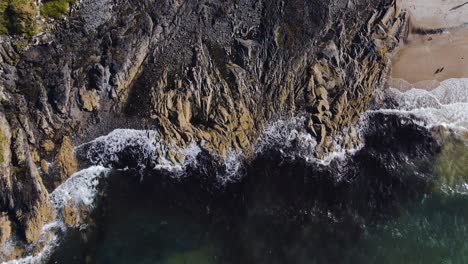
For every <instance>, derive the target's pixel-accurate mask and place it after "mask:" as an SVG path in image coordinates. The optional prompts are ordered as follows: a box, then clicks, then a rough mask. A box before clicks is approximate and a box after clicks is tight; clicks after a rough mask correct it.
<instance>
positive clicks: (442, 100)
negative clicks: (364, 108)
mask: <svg viewBox="0 0 468 264" xmlns="http://www.w3.org/2000/svg"><path fill="white" fill-rule="evenodd" d="M385 97H386V98H389V99H390V100H391V101H392V103H391V105H390V106H387V107H386V108H384V109H379V110H375V111H370V112H376V111H377V112H381V113H389V114H397V115H403V116H414V117H417V118H420V119H421V120H422V121H423V124H422V125H424V126H425V127H427V128H433V127H436V126H444V127H447V128H450V129H455V130H460V129H461V130H466V129H468V78H465V79H450V80H446V81H443V82H442V83H441V84H440V86H439V87H437V88H436V89H434V90H430V91H427V90H423V89H416V88H413V89H411V90H408V91H406V92H401V91H399V90H397V89H394V88H390V89H388V90H387V91H386V94H385Z"/></svg>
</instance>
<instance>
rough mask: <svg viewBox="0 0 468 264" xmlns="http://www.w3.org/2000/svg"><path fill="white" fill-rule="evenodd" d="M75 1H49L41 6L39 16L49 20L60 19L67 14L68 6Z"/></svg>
mask: <svg viewBox="0 0 468 264" xmlns="http://www.w3.org/2000/svg"><path fill="white" fill-rule="evenodd" d="M75 2H76V0H50V1H47V2H45V3H44V4H43V5H42V6H41V15H42V16H44V17H49V18H60V17H62V16H64V15H67V14H68V11H69V10H70V5H73V4H74V3H75Z"/></svg>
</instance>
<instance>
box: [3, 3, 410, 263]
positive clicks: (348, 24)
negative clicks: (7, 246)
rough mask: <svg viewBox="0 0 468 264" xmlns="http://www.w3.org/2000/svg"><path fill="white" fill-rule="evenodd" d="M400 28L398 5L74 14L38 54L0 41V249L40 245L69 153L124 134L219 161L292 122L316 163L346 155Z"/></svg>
mask: <svg viewBox="0 0 468 264" xmlns="http://www.w3.org/2000/svg"><path fill="white" fill-rule="evenodd" d="M405 28H406V13H405V12H401V10H400V7H399V5H398V3H397V2H396V1H395V0H393V1H383V0H382V1H374V0H359V1H342V0H332V1H325V0H313V1H298V0H292V1H279V0H265V1H251V0H236V1H227V2H225V1H217V0H211V1H191V0H188V1H181V0H174V1H169V0H167V1H166V0H120V1H109V0H84V1H82V2H81V3H79V6H78V8H77V10H76V11H75V12H73V13H72V14H71V16H70V17H69V19H68V20H66V21H59V22H57V24H56V29H55V30H53V31H51V32H47V33H46V34H44V35H42V36H39V37H36V38H35V41H36V42H37V43H36V44H34V45H32V44H30V45H26V46H24V45H19V44H18V43H22V42H20V41H18V39H15V38H11V37H7V36H3V37H1V38H0V55H1V56H0V65H1V67H0V100H1V106H0V107H1V112H0V164H1V166H0V169H1V174H0V190H1V192H0V216H1V217H0V243H5V241H7V240H8V239H10V238H11V236H12V235H13V236H15V237H16V238H18V239H19V241H24V242H26V243H35V242H37V240H38V234H39V231H40V229H41V227H42V225H43V224H44V223H46V222H47V221H48V220H49V219H51V217H52V213H51V210H50V205H49V204H48V202H47V201H48V193H49V192H50V191H51V190H53V189H54V188H55V187H56V186H57V185H58V184H59V183H61V182H62V181H63V180H65V179H66V178H67V177H68V176H70V175H71V174H72V173H73V172H75V171H76V170H77V169H78V167H79V164H78V161H77V160H76V157H74V154H73V145H74V144H77V143H79V142H82V139H83V138H86V139H90V138H92V137H94V136H96V135H100V134H102V133H105V132H108V131H109V130H110V129H113V128H116V127H119V126H121V125H122V122H123V123H125V122H126V121H125V120H132V119H135V118H137V119H141V120H143V122H140V125H139V126H138V125H134V127H136V128H143V127H154V128H156V129H157V130H158V131H159V134H160V135H161V136H162V137H163V139H162V140H163V141H164V142H166V144H168V145H171V146H177V147H178V148H183V147H184V146H187V145H188V144H190V143H191V142H197V143H198V144H199V145H200V146H201V147H202V148H204V149H206V150H207V151H208V152H210V153H212V154H213V155H214V156H220V157H221V158H222V157H223V156H224V155H226V153H228V152H229V151H237V152H240V151H242V152H243V153H244V157H245V159H246V160H248V159H249V157H251V155H252V153H253V148H254V146H255V143H256V140H257V138H258V136H259V134H260V133H261V131H262V129H263V127H264V125H265V124H266V123H268V122H270V121H274V120H276V119H278V118H287V117H291V116H296V115H299V114H302V115H305V116H306V120H307V121H306V124H305V126H306V127H307V129H308V131H309V133H310V134H311V135H312V136H313V137H315V138H316V140H317V142H318V146H317V149H316V156H317V157H322V156H323V155H325V154H326V153H328V152H330V151H333V150H334V148H335V147H336V146H343V147H347V148H350V147H352V146H354V145H355V144H356V143H357V142H358V139H357V138H354V137H353V133H352V131H351V130H352V125H353V124H354V123H355V122H356V121H357V119H358V118H359V115H360V113H362V112H363V111H365V110H366V109H367V108H368V106H369V104H370V102H371V100H372V98H373V94H374V91H375V90H376V89H378V88H380V87H382V85H383V83H384V80H385V78H386V75H387V70H388V67H389V58H388V54H389V53H390V52H391V51H392V50H393V49H394V48H395V47H396V45H397V44H398V40H399V36H400V35H401V33H402V31H404V30H405ZM142 123H144V125H141V124H142ZM127 126H128V125H127ZM343 131H344V132H343ZM340 133H346V134H347V136H346V137H341V139H340V140H336V137H335V135H337V134H340ZM160 155H164V157H161V158H164V159H167V160H169V161H171V162H173V163H178V162H181V161H182V159H183V157H181V156H180V155H178V153H176V152H175V151H168V152H167V153H161V154H160ZM0 246H1V245H0ZM2 257H4V258H8V257H10V256H2ZM0 258H1V257H0Z"/></svg>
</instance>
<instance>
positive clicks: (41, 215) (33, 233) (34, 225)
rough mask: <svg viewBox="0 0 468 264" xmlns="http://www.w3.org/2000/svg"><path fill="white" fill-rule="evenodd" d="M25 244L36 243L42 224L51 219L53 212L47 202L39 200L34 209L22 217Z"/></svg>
mask: <svg viewBox="0 0 468 264" xmlns="http://www.w3.org/2000/svg"><path fill="white" fill-rule="evenodd" d="M22 219H23V220H22V222H23V227H24V234H25V237H26V242H28V243H36V242H37V241H38V240H39V238H40V235H41V232H42V227H43V226H44V224H46V223H47V222H49V221H50V220H52V219H53V211H52V209H51V207H50V204H49V202H48V200H43V199H39V200H37V202H36V203H35V206H34V209H33V211H31V212H28V214H27V215H24V216H23V217H22Z"/></svg>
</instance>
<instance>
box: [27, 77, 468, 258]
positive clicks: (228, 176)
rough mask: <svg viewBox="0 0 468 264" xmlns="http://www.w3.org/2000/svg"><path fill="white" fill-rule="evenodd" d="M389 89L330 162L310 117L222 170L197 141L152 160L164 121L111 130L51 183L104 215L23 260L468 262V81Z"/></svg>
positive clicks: (61, 231) (271, 133) (59, 203)
mask: <svg viewBox="0 0 468 264" xmlns="http://www.w3.org/2000/svg"><path fill="white" fill-rule="evenodd" d="M382 97H383V98H384V100H383V105H382V106H381V107H380V108H379V109H373V110H370V111H368V112H367V113H365V114H364V115H363V117H362V122H361V124H359V125H358V126H356V127H355V128H353V129H352V130H353V131H356V132H353V133H357V134H359V136H360V137H362V139H363V144H362V145H360V146H356V148H355V149H353V150H350V151H346V150H340V149H338V150H337V152H336V153H333V154H332V155H330V156H329V157H326V158H325V160H317V159H315V158H314V157H313V156H312V153H313V148H315V146H316V142H315V141H314V140H313V139H312V138H310V136H308V135H307V134H306V133H303V130H302V128H301V126H302V124H303V122H302V121H301V118H300V117H297V118H295V119H291V120H280V121H278V122H275V123H272V124H271V125H270V126H268V127H267V128H266V129H265V133H264V134H263V136H262V138H261V140H260V141H259V145H258V147H257V149H256V157H255V159H254V160H253V162H252V163H251V164H249V165H245V164H241V162H240V159H239V157H240V156H241V153H234V152H233V153H231V154H230V157H229V159H228V162H227V163H226V164H224V165H223V166H222V167H223V168H222V169H219V168H216V166H215V164H213V163H212V162H210V160H209V159H208V158H207V157H206V156H204V155H203V152H202V151H201V150H200V148H198V147H197V146H196V145H191V146H189V147H188V148H187V149H186V150H183V153H184V155H185V157H186V162H185V163H184V164H179V165H176V166H175V165H174V164H171V163H170V162H169V161H165V160H163V161H154V160H151V158H150V157H152V156H154V153H156V152H158V151H159V152H161V151H165V148H166V147H165V146H163V145H161V144H160V143H159V142H157V140H156V139H155V138H157V132H155V131H134V130H132V131H124V130H117V131H114V132H112V133H111V134H109V135H108V136H104V137H101V138H98V139H96V140H94V141H93V142H91V143H90V144H86V146H85V147H84V148H83V149H77V151H78V152H81V154H82V155H83V156H85V157H87V158H88V160H89V161H90V165H93V166H91V167H90V168H89V169H87V170H85V171H82V172H79V173H77V174H76V175H74V176H73V177H72V178H71V179H70V180H68V181H67V182H65V183H64V184H63V185H62V186H61V187H59V188H58V190H57V191H55V192H54V194H53V195H52V199H53V202H54V205H55V206H56V208H57V210H60V209H61V207H63V205H64V204H65V203H66V201H69V200H70V199H71V200H72V201H75V202H80V204H85V205H86V206H87V207H88V208H89V209H90V210H89V211H90V219H91V221H90V222H89V224H88V225H85V226H81V227H80V228H67V227H65V226H64V223H63V219H57V220H56V221H55V222H54V223H53V224H51V226H50V227H49V230H56V231H55V233H54V234H55V238H54V239H53V240H52V243H49V245H48V246H46V247H45V249H46V250H44V251H43V254H42V255H40V256H37V257H33V256H31V258H29V259H27V260H26V259H25V260H24V262H20V263H42V262H46V263H66V264H69V263H112V264H120V263H122V264H123V263H161V264H178V263H180V264H182V263H194V264H204V263H207V264H208V263H213V264H218V263H229V264H230V263H233V264H239V263H256V264H257V263H268V264H275V263H278V264H285V263H298V264H302V263H308V264H310V263H344V264H351V263H392V264H393V263H411V264H417V263H424V264H427V263H434V264H435V263H468V242H466V240H467V238H468V79H454V80H448V81H445V82H443V83H442V84H441V86H440V87H438V88H437V89H435V90H433V91H424V90H416V89H413V90H410V91H408V92H405V93H402V92H400V91H397V90H394V89H389V90H387V91H386V92H385V94H383V95H382ZM348 132H349V131H348ZM148 134H150V135H151V136H149V137H148V136H147V135H148ZM155 140H156V141H155ZM153 141H154V142H153ZM128 160H131V161H132V162H127V161H128Z"/></svg>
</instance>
